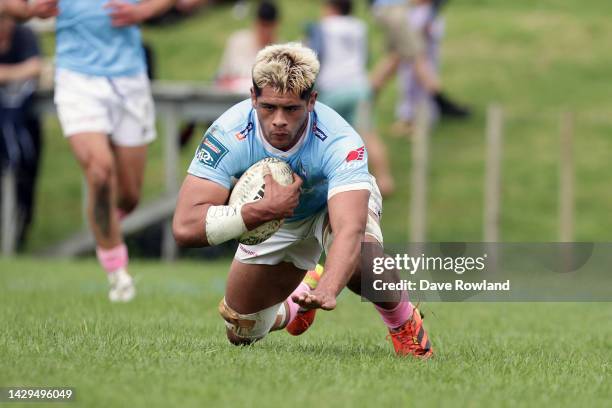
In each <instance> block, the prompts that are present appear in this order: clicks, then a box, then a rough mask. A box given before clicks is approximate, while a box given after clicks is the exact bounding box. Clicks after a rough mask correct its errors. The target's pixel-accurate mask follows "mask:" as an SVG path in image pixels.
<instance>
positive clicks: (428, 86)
mask: <svg viewBox="0 0 612 408" xmlns="http://www.w3.org/2000/svg"><path fill="white" fill-rule="evenodd" d="M371 2H372V13H373V15H374V18H375V20H376V22H377V23H378V24H379V26H380V27H381V29H382V32H383V35H384V37H385V42H386V54H385V56H384V57H383V58H382V59H381V60H380V61H379V62H378V64H377V65H376V67H375V68H374V70H373V72H372V87H373V89H374V92H375V94H378V93H379V92H380V91H381V89H382V88H383V87H384V85H385V84H386V83H387V82H388V81H389V79H391V77H392V76H393V75H395V73H396V72H397V68H398V66H399V65H400V63H401V62H410V63H412V67H413V70H414V77H415V80H416V81H417V82H418V83H419V84H420V85H421V87H422V88H423V89H425V91H426V92H427V93H428V94H430V95H431V98H432V100H433V101H434V103H435V104H436V107H437V108H438V110H439V111H440V112H442V111H444V112H445V114H446V116H448V117H455V118H466V117H467V116H469V114H470V111H469V109H468V108H467V107H464V106H461V105H459V104H457V103H455V102H453V101H452V100H450V99H449V98H448V97H447V96H446V95H445V94H444V93H442V85H441V83H440V78H439V77H438V75H437V73H436V71H435V70H434V68H433V67H432V66H431V64H430V62H429V60H428V58H427V52H426V49H425V40H424V38H423V35H422V33H421V32H420V31H418V30H414V29H412V27H410V21H409V19H408V18H407V16H408V13H409V1H408V0H371Z"/></svg>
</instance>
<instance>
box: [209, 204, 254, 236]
mask: <svg viewBox="0 0 612 408" xmlns="http://www.w3.org/2000/svg"><path fill="white" fill-rule="evenodd" d="M241 210H242V206H241V205H213V206H210V207H209V208H208V212H207V213H206V240H207V241H208V244H209V245H219V244H221V243H223V242H225V241H229V240H230V239H234V238H238V237H240V236H241V235H242V234H244V233H245V232H247V227H246V225H244V221H243V219H242V214H241Z"/></svg>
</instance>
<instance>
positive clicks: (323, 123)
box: [312, 102, 361, 143]
mask: <svg viewBox="0 0 612 408" xmlns="http://www.w3.org/2000/svg"><path fill="white" fill-rule="evenodd" d="M312 131H313V134H314V135H315V136H316V138H317V139H319V140H320V141H321V142H326V141H327V142H329V143H334V142H337V141H339V140H342V139H347V138H348V139H353V138H357V139H361V137H360V136H359V135H358V134H357V132H356V131H355V129H353V127H352V126H351V125H349V123H348V122H347V121H346V120H344V118H343V117H342V116H340V114H339V113H338V112H336V111H335V110H333V109H332V108H330V107H329V106H327V105H325V104H324V103H321V102H317V103H316V105H315V110H314V123H313V128H312Z"/></svg>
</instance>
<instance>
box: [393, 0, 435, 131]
mask: <svg viewBox="0 0 612 408" xmlns="http://www.w3.org/2000/svg"><path fill="white" fill-rule="evenodd" d="M444 2H445V0H413V4H412V7H410V9H409V12H408V16H407V18H408V22H409V26H410V28H411V29H413V30H415V31H417V33H418V32H420V33H422V36H423V39H424V41H425V55H426V56H427V60H428V62H429V66H431V67H432V69H433V70H434V72H435V73H436V75H439V72H440V42H441V41H442V37H443V35H444V25H445V24H444V19H443V17H442V16H441V14H440V8H441V6H442V4H443V3H444ZM398 79H399V84H400V93H399V101H398V103H397V108H396V117H397V121H396V122H395V123H394V125H393V132H394V133H395V134H406V135H407V134H410V133H411V132H412V123H413V119H414V115H415V110H416V107H417V106H418V104H419V103H420V102H421V101H423V100H426V103H428V104H429V105H430V109H431V112H432V114H433V116H434V118H437V117H438V115H444V114H445V112H444V111H442V112H438V109H437V106H436V104H435V103H434V101H433V99H432V98H431V95H430V94H429V93H427V91H426V90H425V89H424V88H423V86H421V84H420V83H419V81H418V80H417V79H416V77H415V73H414V68H413V63H412V62H410V61H402V62H401V64H400V66H399V70H398Z"/></svg>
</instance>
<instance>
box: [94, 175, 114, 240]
mask: <svg viewBox="0 0 612 408" xmlns="http://www.w3.org/2000/svg"><path fill="white" fill-rule="evenodd" d="M110 200H111V194H110V184H108V183H104V184H102V185H101V186H100V187H98V188H97V189H96V193H95V202H94V220H95V222H96V225H97V226H98V228H100V231H101V232H102V235H104V237H106V238H108V237H110V215H111V214H110V209H111V202H110Z"/></svg>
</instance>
